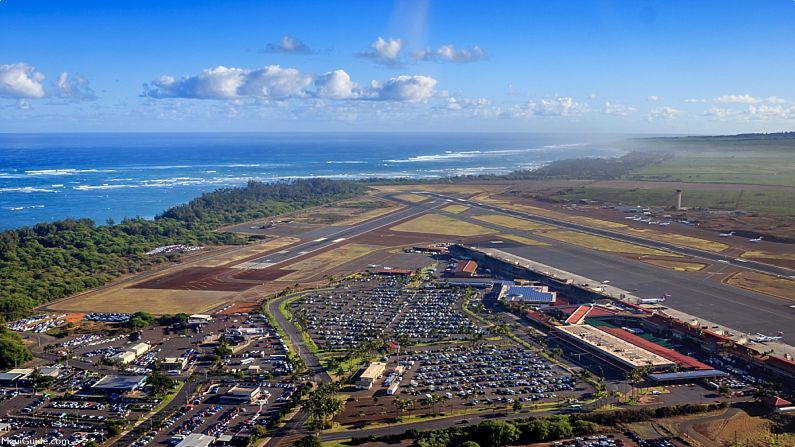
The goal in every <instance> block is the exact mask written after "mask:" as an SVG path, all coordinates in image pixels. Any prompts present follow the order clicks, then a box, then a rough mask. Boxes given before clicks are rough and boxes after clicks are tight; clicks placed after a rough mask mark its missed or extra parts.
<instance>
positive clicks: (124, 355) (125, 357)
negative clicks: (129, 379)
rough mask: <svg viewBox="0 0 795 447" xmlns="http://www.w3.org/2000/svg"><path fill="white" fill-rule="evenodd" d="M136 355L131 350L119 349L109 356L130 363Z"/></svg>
mask: <svg viewBox="0 0 795 447" xmlns="http://www.w3.org/2000/svg"><path fill="white" fill-rule="evenodd" d="M136 357H137V356H136V355H135V352H133V351H121V352H118V353H116V354H114V355H113V356H111V357H110V360H111V361H113V362H118V363H121V364H123V365H126V364H128V363H132V362H133V361H134V360H135V358H136Z"/></svg>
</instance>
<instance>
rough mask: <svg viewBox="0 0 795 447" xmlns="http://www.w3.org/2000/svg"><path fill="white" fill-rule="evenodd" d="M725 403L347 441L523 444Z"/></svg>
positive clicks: (442, 446)
mask: <svg viewBox="0 0 795 447" xmlns="http://www.w3.org/2000/svg"><path fill="white" fill-rule="evenodd" d="M725 407H726V404H709V405H694V404H687V405H676V406H673V407H660V408H655V409H651V408H641V409H638V410H622V411H612V412H597V413H588V414H572V415H569V416H552V417H544V418H534V417H531V418H527V419H514V420H511V421H502V420H488V421H484V422H481V423H480V424H477V425H472V426H466V427H462V426H455V427H449V428H445V429H440V430H432V431H424V432H420V431H418V430H414V429H412V430H407V431H405V432H404V433H402V434H400V435H392V436H381V437H375V436H370V437H367V438H354V439H352V440H351V441H350V444H351V445H359V444H363V443H365V442H368V441H383V442H391V441H398V440H403V439H414V440H416V445H418V446H420V447H454V446H462V447H463V446H465V445H466V446H468V447H469V446H471V447H475V446H482V447H499V446H505V445H525V444H530V443H536V442H549V441H554V440H557V439H566V438H571V437H573V436H587V435H591V434H594V433H597V432H598V431H599V430H600V428H601V427H606V426H616V425H617V424H622V423H631V422H641V421H647V420H651V419H655V418H664V417H672V416H682V415H687V414H696V413H703V412H708V411H714V410H718V409H721V408H725Z"/></svg>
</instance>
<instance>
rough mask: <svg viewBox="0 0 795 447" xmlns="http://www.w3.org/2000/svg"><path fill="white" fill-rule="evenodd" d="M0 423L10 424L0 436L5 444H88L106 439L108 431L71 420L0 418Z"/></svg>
mask: <svg viewBox="0 0 795 447" xmlns="http://www.w3.org/2000/svg"><path fill="white" fill-rule="evenodd" d="M0 423H2V424H9V426H10V427H9V431H7V432H5V433H4V434H3V437H2V438H0V439H1V441H0V443H1V444H3V445H48V446H49V445H71V446H78V445H86V443H88V442H91V441H94V442H97V443H100V442H102V441H103V440H105V439H106V436H107V435H106V433H104V432H103V431H102V430H100V429H99V428H98V427H96V426H93V425H89V424H84V423H79V422H70V421H44V420H31V419H25V420H22V419H18V418H13V417H3V418H0Z"/></svg>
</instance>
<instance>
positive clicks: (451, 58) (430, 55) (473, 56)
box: [414, 45, 488, 62]
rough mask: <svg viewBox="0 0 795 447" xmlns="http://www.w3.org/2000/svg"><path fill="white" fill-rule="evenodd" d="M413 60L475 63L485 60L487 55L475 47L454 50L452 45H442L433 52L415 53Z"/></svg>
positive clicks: (429, 50) (430, 50)
mask: <svg viewBox="0 0 795 447" xmlns="http://www.w3.org/2000/svg"><path fill="white" fill-rule="evenodd" d="M414 58H415V59H417V60H424V61H436V62H475V61H481V60H484V59H487V58H488V55H486V52H485V51H483V49H482V48H480V47H479V46H477V45H475V46H473V47H472V48H456V47H455V46H454V45H442V46H440V47H439V48H437V49H435V50H432V49H428V50H420V51H417V52H416V53H414Z"/></svg>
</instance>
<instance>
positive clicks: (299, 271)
mask: <svg viewBox="0 0 795 447" xmlns="http://www.w3.org/2000/svg"><path fill="white" fill-rule="evenodd" d="M383 248H384V247H382V246H380V245H365V244H347V245H343V246H341V247H338V248H335V249H333V250H329V251H325V252H322V253H319V254H318V255H317V256H312V257H311V258H307V259H304V260H302V261H298V262H296V263H294V264H290V265H289V266H287V267H285V269H286V270H296V271H295V272H294V273H291V274H289V275H287V276H284V277H282V278H280V280H282V281H299V280H303V279H309V278H313V277H316V276H318V275H321V274H322V273H325V272H328V271H331V270H333V269H335V268H337V267H339V266H341V265H343V264H346V263H348V262H351V261H354V260H356V259H358V258H361V257H362V256H365V255H368V254H370V253H372V252H374V251H377V250H381V249H383Z"/></svg>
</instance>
